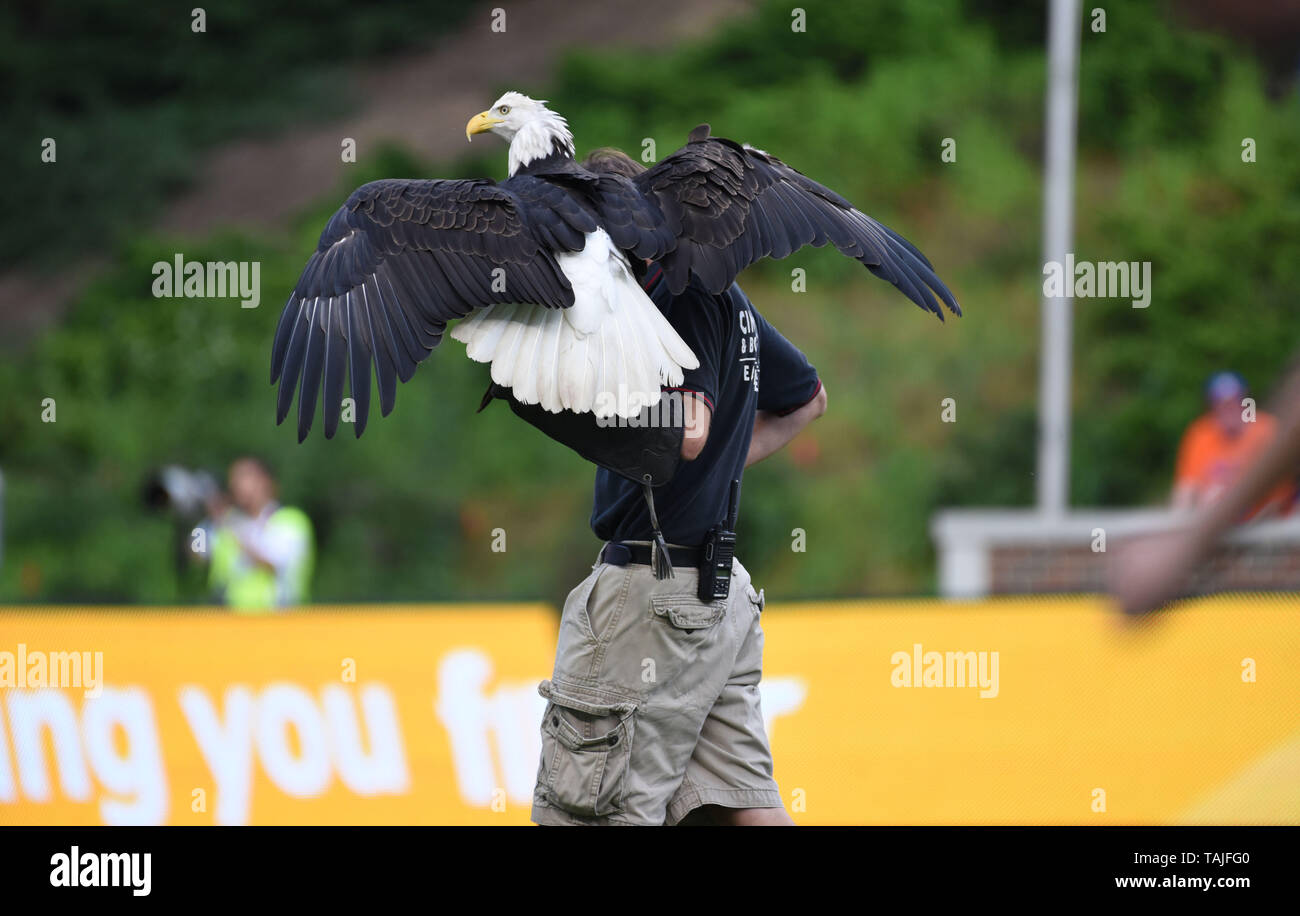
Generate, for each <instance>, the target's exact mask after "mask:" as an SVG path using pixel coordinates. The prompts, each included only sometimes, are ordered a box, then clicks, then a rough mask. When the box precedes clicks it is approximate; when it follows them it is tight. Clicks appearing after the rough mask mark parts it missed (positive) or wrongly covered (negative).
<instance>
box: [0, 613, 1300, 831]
mask: <svg viewBox="0 0 1300 916" xmlns="http://www.w3.org/2000/svg"><path fill="white" fill-rule="evenodd" d="M1298 611H1300V600H1298V599H1297V598H1296V597H1294V596H1277V597H1262V596H1237V597H1224V598H1215V599H1208V600H1204V601H1199V602H1194V603H1188V604H1186V605H1184V606H1182V607H1181V608H1180V609H1178V610H1177V611H1175V612H1172V613H1167V614H1164V615H1160V616H1158V617H1156V618H1155V619H1153V620H1151V621H1149V622H1147V623H1145V624H1142V625H1136V626H1135V625H1132V624H1130V623H1127V622H1125V621H1123V620H1121V619H1120V618H1119V617H1118V616H1117V615H1116V614H1114V613H1113V611H1111V610H1110V608H1109V606H1108V605H1107V604H1106V603H1105V602H1103V601H1101V600H1097V599H1090V598H1032V599H1031V598H1025V599H1004V600H992V601H982V602H974V603H951V602H939V601H896V602H895V601H852V602H833V603H814V604H808V603H805V604H790V605H785V606H780V605H779V604H778V603H777V602H769V604H768V607H767V610H765V611H764V614H763V625H764V629H765V631H766V634H767V637H766V652H765V664H764V672H765V675H764V683H763V706H764V715H765V718H766V720H767V724H768V728H769V733H770V735H771V739H772V746H773V753H774V756H775V762H776V776H777V779H778V781H779V782H780V785H781V789H782V793H783V795H784V796H785V798H786V804H787V808H788V809H789V810H790V811H791V813H792V815H793V816H794V818H795V820H796V821H798V822H800V823H805V824H943V823H952V824H1035V823H1045V824H1165V823H1291V824H1295V823H1300V664H1298V662H1300V613H1298ZM556 623H557V619H556V612H555V611H554V609H552V608H549V607H547V606H544V605H509V606H492V605H438V606H410V607H393V606H384V607H370V608H348V609H332V608H320V609H314V610H311V611H303V612H297V613H292V614H286V615H281V616H275V617H240V616H234V615H229V614H226V613H223V612H220V611H195V610H193V609H186V610H139V609H134V610H108V609H88V610H68V609H51V610H26V609H11V610H7V611H4V612H0V824H140V823H142V824H405V823H424V824H524V823H527V822H528V812H529V806H530V800H531V796H532V788H533V782H534V780H535V777H536V774H537V761H538V754H539V748H540V738H539V736H538V721H539V718H540V716H541V712H542V708H543V705H544V701H543V700H542V699H541V697H539V696H538V694H537V692H536V687H537V683H538V682H539V681H540V680H541V679H542V678H544V677H546V676H547V675H548V674H549V670H550V663H551V659H552V657H553V653H554V639H555V635H556Z"/></svg>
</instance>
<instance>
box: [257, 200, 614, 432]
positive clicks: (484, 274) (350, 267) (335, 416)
mask: <svg viewBox="0 0 1300 916" xmlns="http://www.w3.org/2000/svg"><path fill="white" fill-rule="evenodd" d="M595 226H596V223H595V219H594V217H593V215H592V214H591V213H590V212H589V210H588V209H586V208H584V207H582V206H580V205H579V204H577V203H576V202H575V201H574V200H573V199H572V197H571V196H569V195H567V194H566V193H565V192H564V191H563V190H561V189H559V188H556V187H553V186H551V185H548V184H547V183H546V182H542V181H538V180H537V179H532V178H525V177H521V178H517V179H511V180H510V181H508V182H505V183H502V184H496V183H495V182H492V181H487V180H475V181H406V180H390V181H376V182H372V183H370V184H367V185H364V186H362V187H361V188H358V189H357V190H356V191H355V192H354V193H353V194H352V196H351V197H349V198H348V201H347V203H346V204H344V205H343V206H342V208H340V209H339V211H338V212H337V213H335V214H334V216H333V217H332V218H331V219H330V221H329V223H328V224H327V225H326V226H325V231H324V232H322V233H321V237H320V245H319V246H318V247H317V249H316V252H315V253H314V254H313V255H312V256H311V259H310V260H309V261H308V262H307V266H306V267H305V268H304V269H303V272H302V276H301V277H299V279H298V284H297V286H296V287H295V288H294V291H293V294H292V295H291V296H290V297H289V302H288V304H287V305H286V306H285V308H284V312H283V314H282V315H281V316H280V323H279V325H278V327H277V328H276V331H275V342H274V344H273V345H272V349H271V382H272V383H273V384H274V383H275V382H276V381H277V380H278V381H279V382H280V391H279V397H278V398H277V403H276V422H277V423H279V422H282V421H283V420H284V418H285V417H286V416H287V415H288V413H289V407H290V405H291V404H292V403H293V395H294V389H295V388H298V389H299V393H298V441H300V442H301V441H302V440H303V439H304V438H306V436H307V433H308V431H309V430H310V429H311V424H312V415H313V414H314V413H315V410H316V399H317V395H318V394H319V392H320V389H321V387H322V383H323V387H324V416H325V436H326V438H329V437H332V436H333V435H334V432H335V431H336V430H337V429H338V422H339V414H340V411H341V406H342V401H343V378H344V370H345V368H346V369H347V372H348V374H349V375H350V376H351V380H352V397H353V399H354V401H355V403H356V434H357V436H360V435H361V433H362V431H363V430H364V429H365V426H366V419H367V417H368V416H369V410H370V366H371V363H373V364H374V367H375V377H376V378H377V380H378V382H379V405H380V410H381V412H382V413H383V415H384V416H387V415H388V413H389V412H390V411H391V410H392V409H393V401H394V399H395V398H396V389H397V379H401V380H402V381H404V382H405V381H407V380H408V379H410V377H411V376H412V375H413V374H414V372H415V366H416V364H417V363H419V362H420V361H422V360H423V359H425V358H426V357H427V356H428V355H429V353H430V352H432V350H433V348H434V347H436V346H437V345H438V343H439V342H440V341H441V340H442V335H443V331H444V330H445V329H446V326H447V322H448V321H450V320H451V319H453V318H461V317H464V316H465V315H467V314H469V312H470V311H471V310H473V309H475V308H477V307H480V306H485V305H490V304H492V303H496V302H530V303H535V304H538V305H544V306H550V307H554V308H567V307H568V306H570V305H572V304H573V290H572V289H571V288H570V286H569V281H568V280H566V279H565V277H564V274H563V273H562V272H561V270H560V268H559V265H558V264H557V263H556V261H555V258H554V256H553V252H554V251H557V250H576V249H580V248H581V247H582V244H583V233H584V232H590V231H592V230H593V229H594V228H595ZM300 379H301V385H299V381H300Z"/></svg>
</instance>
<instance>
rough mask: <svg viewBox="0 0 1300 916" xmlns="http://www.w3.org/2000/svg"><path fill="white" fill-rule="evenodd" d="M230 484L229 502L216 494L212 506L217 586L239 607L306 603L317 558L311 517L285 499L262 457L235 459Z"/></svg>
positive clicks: (258, 609) (213, 578)
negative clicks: (279, 497) (282, 501)
mask: <svg viewBox="0 0 1300 916" xmlns="http://www.w3.org/2000/svg"><path fill="white" fill-rule="evenodd" d="M229 489H230V500H229V502H227V501H226V500H225V499H224V498H223V497H217V498H214V499H213V500H212V501H211V502H210V503H209V506H208V511H209V512H210V513H211V520H212V533H211V535H210V548H211V567H210V574H209V582H210V584H211V586H212V588H213V590H214V592H216V593H217V594H218V595H219V596H220V598H221V600H222V601H223V602H224V603H225V604H227V605H229V606H230V607H231V608H232V609H234V610H235V611H236V612H239V613H258V612H265V611H269V610H273V609H276V608H283V607H288V606H290V605H295V604H303V603H305V602H306V601H307V600H308V588H309V585H310V583H311V574H312V566H313V563H314V556H313V554H314V549H315V548H314V543H313V542H314V537H313V534H312V527H311V521H310V520H309V519H308V518H307V516H306V514H304V513H303V512H302V511H301V510H300V509H294V508H292V507H289V506H281V505H280V503H279V502H278V501H277V499H276V483H275V477H274V476H273V475H272V473H271V470H270V468H269V467H267V465H266V464H265V463H264V462H263V461H261V460H260V459H257V458H252V457H244V458H240V459H238V460H237V461H235V462H234V463H233V464H232V465H231V466H230V473H229ZM230 503H233V507H232V506H231V505H230Z"/></svg>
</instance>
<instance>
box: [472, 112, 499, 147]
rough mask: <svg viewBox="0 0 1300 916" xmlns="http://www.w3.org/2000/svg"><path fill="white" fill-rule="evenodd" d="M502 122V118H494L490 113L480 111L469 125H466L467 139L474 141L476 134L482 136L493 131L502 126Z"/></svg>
mask: <svg viewBox="0 0 1300 916" xmlns="http://www.w3.org/2000/svg"><path fill="white" fill-rule="evenodd" d="M501 120H502V119H501V118H496V117H493V116H492V113H491V112H489V111H480V112H479V113H478V114H476V115H474V117H472V118H470V119H469V123H468V124H466V125H465V139H466V140H472V139H473V138H474V134H481V133H483V132H484V131H487V130H491V129H492V128H494V127H496V126H497V125H498V124H500V123H501Z"/></svg>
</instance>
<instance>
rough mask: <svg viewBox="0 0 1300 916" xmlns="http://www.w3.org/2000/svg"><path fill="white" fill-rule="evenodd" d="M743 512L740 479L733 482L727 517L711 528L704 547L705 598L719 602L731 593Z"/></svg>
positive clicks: (702, 597)
mask: <svg viewBox="0 0 1300 916" xmlns="http://www.w3.org/2000/svg"><path fill="white" fill-rule="evenodd" d="M739 514H740V480H738V479H737V480H733V481H732V482H731V501H730V503H729V504H728V506H727V520H726V522H724V523H723V524H722V525H714V526H713V527H712V528H710V529H709V533H708V535H707V536H706V537H705V539H704V543H703V544H702V545H701V546H700V590H699V598H700V600H701V601H719V600H721V599H723V598H726V597H727V595H728V594H729V593H730V592H731V561H732V559H733V558H734V557H735V556H736V519H737V517H738V516H739Z"/></svg>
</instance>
